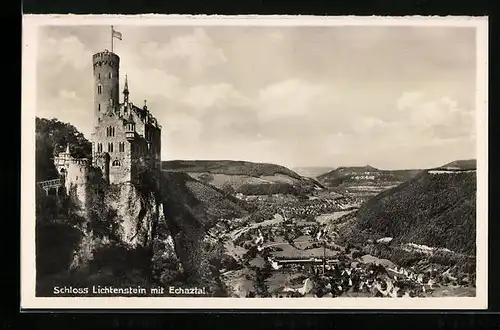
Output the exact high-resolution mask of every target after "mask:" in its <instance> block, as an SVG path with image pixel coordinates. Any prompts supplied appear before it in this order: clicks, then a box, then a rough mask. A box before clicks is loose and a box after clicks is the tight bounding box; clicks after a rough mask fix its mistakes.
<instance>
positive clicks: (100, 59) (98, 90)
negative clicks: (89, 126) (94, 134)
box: [92, 50, 120, 126]
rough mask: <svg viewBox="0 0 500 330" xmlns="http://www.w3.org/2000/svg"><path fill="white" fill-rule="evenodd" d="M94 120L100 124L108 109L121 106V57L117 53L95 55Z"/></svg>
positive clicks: (93, 59) (93, 61)
mask: <svg viewBox="0 0 500 330" xmlns="http://www.w3.org/2000/svg"><path fill="white" fill-rule="evenodd" d="M92 63H93V66H94V119H95V125H96V126H97V124H98V123H99V120H100V118H102V115H103V114H104V113H106V111H107V110H108V107H109V106H111V107H116V106H118V104H119V68H120V57H118V55H116V54H115V53H112V52H109V51H107V50H106V51H104V52H101V53H97V54H94V56H93V58H92Z"/></svg>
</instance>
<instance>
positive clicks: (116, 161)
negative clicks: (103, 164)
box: [112, 159, 121, 166]
mask: <svg viewBox="0 0 500 330" xmlns="http://www.w3.org/2000/svg"><path fill="white" fill-rule="evenodd" d="M112 165H113V166H120V165H121V164H120V161H119V160H117V159H115V160H113V164H112Z"/></svg>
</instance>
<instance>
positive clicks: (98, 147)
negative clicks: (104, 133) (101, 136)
mask: <svg viewBox="0 0 500 330" xmlns="http://www.w3.org/2000/svg"><path fill="white" fill-rule="evenodd" d="M97 152H102V143H98V144H97Z"/></svg>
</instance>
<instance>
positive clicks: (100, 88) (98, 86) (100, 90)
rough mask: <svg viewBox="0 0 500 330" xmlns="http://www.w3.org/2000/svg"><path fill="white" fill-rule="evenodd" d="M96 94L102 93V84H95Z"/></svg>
mask: <svg viewBox="0 0 500 330" xmlns="http://www.w3.org/2000/svg"><path fill="white" fill-rule="evenodd" d="M97 94H102V85H97Z"/></svg>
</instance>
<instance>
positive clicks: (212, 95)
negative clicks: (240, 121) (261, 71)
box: [181, 83, 250, 114]
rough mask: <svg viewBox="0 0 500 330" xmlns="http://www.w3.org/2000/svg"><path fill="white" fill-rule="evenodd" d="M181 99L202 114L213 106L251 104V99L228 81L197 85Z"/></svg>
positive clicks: (225, 106) (224, 107)
mask: <svg viewBox="0 0 500 330" xmlns="http://www.w3.org/2000/svg"><path fill="white" fill-rule="evenodd" d="M181 101H182V102H183V103H184V104H186V105H187V106H189V107H192V108H193V109H197V111H196V112H197V113H199V114H201V113H204V112H205V111H207V110H209V109H212V110H214V109H213V108H218V109H224V110H226V109H227V108H231V107H233V108H234V107H240V106H246V105H249V104H250V100H249V99H248V98H247V97H246V96H244V95H243V94H242V93H240V92H239V91H238V90H236V89H235V88H234V86H233V85H231V84H228V83H217V84H205V85H196V86H193V87H190V88H188V89H187V90H186V91H185V93H184V94H183V95H182V96H181Z"/></svg>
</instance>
